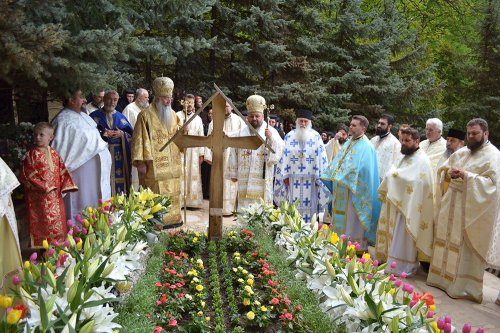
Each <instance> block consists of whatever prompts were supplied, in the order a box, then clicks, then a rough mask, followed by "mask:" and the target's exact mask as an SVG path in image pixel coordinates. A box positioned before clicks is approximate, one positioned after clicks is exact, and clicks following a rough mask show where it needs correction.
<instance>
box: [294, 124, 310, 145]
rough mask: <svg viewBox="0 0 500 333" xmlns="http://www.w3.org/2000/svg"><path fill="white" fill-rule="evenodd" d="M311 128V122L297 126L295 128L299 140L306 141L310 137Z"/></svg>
mask: <svg viewBox="0 0 500 333" xmlns="http://www.w3.org/2000/svg"><path fill="white" fill-rule="evenodd" d="M311 128H312V125H311V123H309V124H308V125H307V126H306V127H300V126H297V128H295V138H296V139H297V140H298V141H299V142H302V143H304V142H306V140H307V138H308V137H309V131H310V130H311Z"/></svg>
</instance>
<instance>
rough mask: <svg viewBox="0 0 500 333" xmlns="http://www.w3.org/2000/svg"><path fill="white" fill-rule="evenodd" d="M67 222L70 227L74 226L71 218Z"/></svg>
mask: <svg viewBox="0 0 500 333" xmlns="http://www.w3.org/2000/svg"><path fill="white" fill-rule="evenodd" d="M66 224H67V225H68V228H73V221H72V220H71V219H70V220H68V222H66Z"/></svg>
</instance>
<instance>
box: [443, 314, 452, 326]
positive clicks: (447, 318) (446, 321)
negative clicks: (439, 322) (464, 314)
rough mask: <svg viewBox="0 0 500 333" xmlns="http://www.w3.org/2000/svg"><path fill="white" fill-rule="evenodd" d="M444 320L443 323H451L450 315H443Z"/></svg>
mask: <svg viewBox="0 0 500 333" xmlns="http://www.w3.org/2000/svg"><path fill="white" fill-rule="evenodd" d="M444 322H445V323H450V324H451V317H450V316H446V317H444Z"/></svg>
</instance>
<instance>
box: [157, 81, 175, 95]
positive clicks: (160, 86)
mask: <svg viewBox="0 0 500 333" xmlns="http://www.w3.org/2000/svg"><path fill="white" fill-rule="evenodd" d="M173 91H174V81H172V79H170V78H168V77H157V78H156V79H155V80H154V81H153V92H154V93H155V96H157V97H172V93H173Z"/></svg>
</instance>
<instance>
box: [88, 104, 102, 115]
mask: <svg viewBox="0 0 500 333" xmlns="http://www.w3.org/2000/svg"><path fill="white" fill-rule="evenodd" d="M97 110H99V108H98V107H97V106H94V104H92V103H88V104H87V105H85V112H86V113H87V115H89V114H91V113H92V112H94V111H97Z"/></svg>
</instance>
